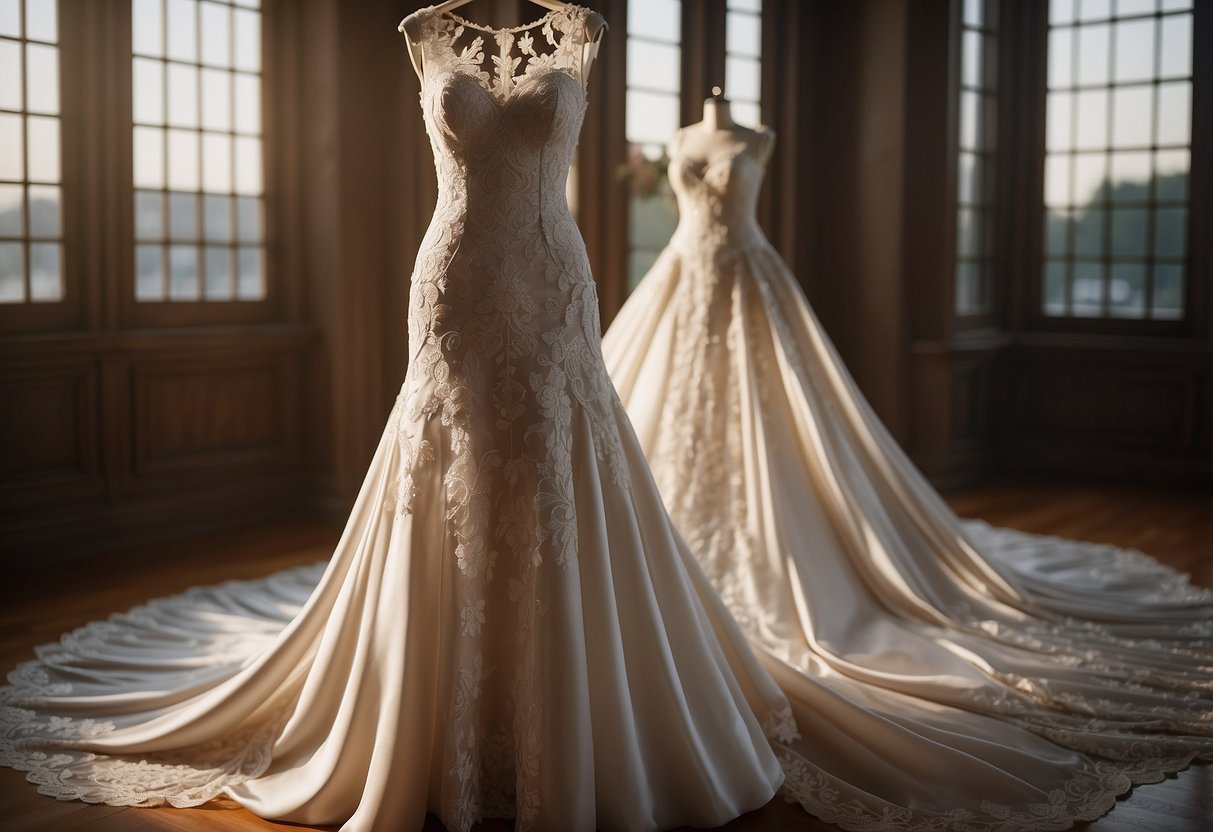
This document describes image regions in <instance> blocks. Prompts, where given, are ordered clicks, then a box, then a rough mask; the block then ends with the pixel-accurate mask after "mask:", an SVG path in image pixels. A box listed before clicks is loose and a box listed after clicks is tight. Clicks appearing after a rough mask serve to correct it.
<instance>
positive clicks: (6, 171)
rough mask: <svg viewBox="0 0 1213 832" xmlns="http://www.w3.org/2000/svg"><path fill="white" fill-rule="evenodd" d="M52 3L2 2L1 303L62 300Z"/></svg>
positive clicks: (32, 0) (55, 41) (55, 36)
mask: <svg viewBox="0 0 1213 832" xmlns="http://www.w3.org/2000/svg"><path fill="white" fill-rule="evenodd" d="M58 17H59V9H58V3H57V2H56V0H0V303H31V302H32V303H39V302H48V301H59V300H63V295H64V288H63V190H62V187H61V181H62V172H61V159H60V132H61V130H60V120H59V113H60V107H59V47H58V42H59V19H58Z"/></svg>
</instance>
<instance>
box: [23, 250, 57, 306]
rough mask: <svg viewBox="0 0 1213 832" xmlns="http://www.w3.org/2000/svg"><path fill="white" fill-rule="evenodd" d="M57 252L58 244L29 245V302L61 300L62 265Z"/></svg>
mask: <svg viewBox="0 0 1213 832" xmlns="http://www.w3.org/2000/svg"><path fill="white" fill-rule="evenodd" d="M59 252H60V244H59V243H30V247H29V297H30V300H32V301H56V300H63V265H62V258H61V257H60V256H59Z"/></svg>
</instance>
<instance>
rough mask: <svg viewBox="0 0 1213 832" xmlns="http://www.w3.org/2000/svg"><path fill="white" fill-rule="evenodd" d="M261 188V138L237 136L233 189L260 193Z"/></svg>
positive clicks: (244, 192) (239, 192)
mask: <svg viewBox="0 0 1213 832" xmlns="http://www.w3.org/2000/svg"><path fill="white" fill-rule="evenodd" d="M261 190H262V185H261V140H260V139H247V138H244V137H243V136H242V137H240V138H237V139H236V181H235V191H236V193H238V194H260V193H261Z"/></svg>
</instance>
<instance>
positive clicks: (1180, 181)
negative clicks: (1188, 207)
mask: <svg viewBox="0 0 1213 832" xmlns="http://www.w3.org/2000/svg"><path fill="white" fill-rule="evenodd" d="M1190 164H1191V154H1190V153H1189V152H1188V151H1186V150H1162V151H1159V152H1158V153H1156V154H1154V176H1155V179H1154V188H1155V196H1156V197H1157V199H1158V200H1159V201H1160V202H1161V201H1168V200H1185V199H1187V198H1188V167H1189V166H1190Z"/></svg>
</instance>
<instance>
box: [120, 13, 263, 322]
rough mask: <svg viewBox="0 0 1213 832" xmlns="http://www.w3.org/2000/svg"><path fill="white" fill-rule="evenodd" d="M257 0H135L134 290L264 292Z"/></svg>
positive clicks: (218, 297) (232, 296)
mask: <svg viewBox="0 0 1213 832" xmlns="http://www.w3.org/2000/svg"><path fill="white" fill-rule="evenodd" d="M259 6H260V2H259V0H233V1H232V2H228V0H133V3H132V8H131V23H132V41H133V52H134V56H133V65H132V83H133V87H134V89H133V117H134V185H135V240H136V245H135V298H136V299H137V300H139V301H151V302H156V301H165V300H169V301H232V300H260V299H262V298H264V297H265V292H266V282H265V245H264V239H265V228H264V225H265V220H264V217H265V206H264V199H263V190H264V189H263V185H262V142H261V134H262V125H261V12H260V9H259V8H258V7H259Z"/></svg>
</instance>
